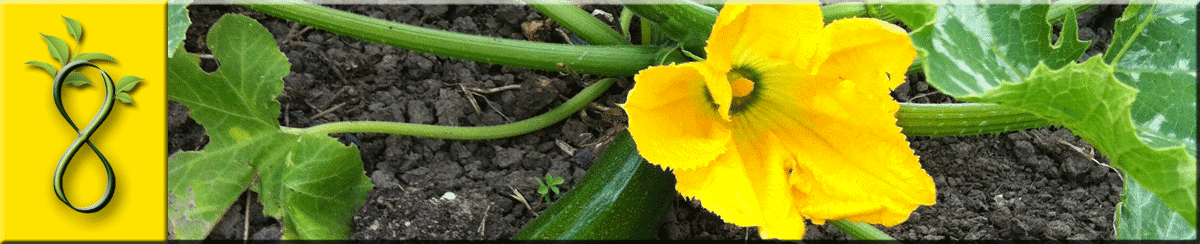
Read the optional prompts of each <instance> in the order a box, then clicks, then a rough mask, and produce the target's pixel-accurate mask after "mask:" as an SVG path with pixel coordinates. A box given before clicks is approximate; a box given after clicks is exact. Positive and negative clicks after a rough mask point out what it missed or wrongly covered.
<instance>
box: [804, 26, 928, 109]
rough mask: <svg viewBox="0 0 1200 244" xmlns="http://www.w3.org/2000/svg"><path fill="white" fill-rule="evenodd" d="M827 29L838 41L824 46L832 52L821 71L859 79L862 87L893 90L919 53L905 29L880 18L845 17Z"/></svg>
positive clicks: (874, 89)
mask: <svg viewBox="0 0 1200 244" xmlns="http://www.w3.org/2000/svg"><path fill="white" fill-rule="evenodd" d="M823 32H824V33H825V35H827V36H829V39H830V40H836V41H830V42H829V43H828V44H829V46H830V47H829V48H828V49H822V50H823V51H827V52H828V53H829V54H828V58H827V59H826V60H825V61H824V62H822V63H821V66H820V71H819V73H820V74H821V75H822V76H829V77H840V78H842V79H846V80H856V81H857V83H859V85H860V87H861V89H869V90H872V91H873V92H888V91H891V89H894V88H896V86H898V85H900V84H901V83H904V73H905V72H907V71H908V66H909V65H911V64H912V62H913V59H914V58H916V57H917V51H916V49H914V48H913V46H912V41H911V40H909V39H908V33H907V32H905V31H904V29H901V28H900V27H898V26H896V25H892V24H890V23H887V22H883V21H881V20H878V19H862V18H849V19H841V20H837V21H834V22H833V23H830V24H829V26H826V27H825V29H824V30H823ZM822 56H823V55H822ZM889 76H890V77H891V79H888V77H889ZM875 82H878V83H875ZM884 95H886V94H884Z"/></svg>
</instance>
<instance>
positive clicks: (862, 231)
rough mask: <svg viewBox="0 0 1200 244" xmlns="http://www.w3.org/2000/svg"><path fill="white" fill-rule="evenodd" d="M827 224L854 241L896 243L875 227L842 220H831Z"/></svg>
mask: <svg viewBox="0 0 1200 244" xmlns="http://www.w3.org/2000/svg"><path fill="white" fill-rule="evenodd" d="M829 223H830V224H833V226H834V227H837V228H838V229H839V230H842V232H845V233H846V235H848V236H850V237H853V238H854V240H859V241H868V240H870V241H879V240H882V241H896V239H895V238H892V236H889V235H888V234H887V233H883V231H880V230H879V229H876V228H875V226H871V225H869V224H864V223H859V222H853V221H849V220H844V219H840V220H832V221H829Z"/></svg>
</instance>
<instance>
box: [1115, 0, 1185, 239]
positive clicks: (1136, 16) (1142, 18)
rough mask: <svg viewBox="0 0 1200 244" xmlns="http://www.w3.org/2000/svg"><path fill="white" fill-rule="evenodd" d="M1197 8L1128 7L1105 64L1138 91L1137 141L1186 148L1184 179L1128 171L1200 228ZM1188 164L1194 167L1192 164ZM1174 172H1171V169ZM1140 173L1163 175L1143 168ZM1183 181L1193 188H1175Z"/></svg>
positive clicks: (1134, 115)
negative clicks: (1199, 210) (1199, 220)
mask: <svg viewBox="0 0 1200 244" xmlns="http://www.w3.org/2000/svg"><path fill="white" fill-rule="evenodd" d="M1194 7H1195V6H1194V5H1178V4H1175V5H1172V4H1163V5H1130V6H1128V7H1126V8H1125V14H1124V16H1122V17H1121V19H1118V20H1117V23H1116V26H1115V31H1114V34H1113V44H1112V46H1110V47H1109V48H1108V52H1107V53H1105V54H1104V60H1105V62H1106V63H1109V64H1110V65H1112V66H1113V70H1114V72H1115V75H1116V78H1117V80H1119V81H1121V83H1123V84H1125V85H1128V86H1131V87H1134V88H1137V89H1138V90H1139V91H1140V92H1139V93H1138V94H1137V99H1136V100H1134V101H1133V104H1132V106H1131V109H1132V113H1131V114H1130V116H1131V118H1132V120H1133V125H1134V127H1133V128H1135V129H1136V131H1137V135H1138V138H1139V139H1141V140H1142V141H1143V142H1146V143H1147V144H1149V146H1150V147H1153V148H1175V147H1185V148H1186V149H1187V150H1185V151H1186V152H1188V153H1189V155H1190V156H1191V157H1189V158H1188V159H1189V160H1190V161H1178V162H1169V164H1166V165H1167V166H1171V165H1173V166H1178V167H1183V166H1187V167H1190V168H1191V171H1188V172H1182V173H1183V174H1186V176H1176V175H1168V176H1166V178H1165V179H1162V178H1159V177H1160V176H1158V174H1159V173H1155V174H1148V173H1141V172H1139V171H1126V172H1125V173H1126V174H1127V175H1130V176H1132V177H1133V178H1134V179H1136V180H1137V181H1138V183H1141V184H1142V186H1143V187H1145V188H1146V189H1147V190H1149V191H1150V192H1153V193H1154V194H1155V195H1157V196H1159V197H1160V198H1162V200H1163V202H1164V203H1165V204H1166V205H1167V206H1169V207H1170V208H1171V209H1174V210H1175V211H1179V213H1180V214H1182V216H1183V218H1184V219H1186V220H1187V221H1188V223H1189V224H1191V226H1192V227H1195V226H1196V201H1195V199H1196V189H1195V155H1196V103H1195V101H1196V39H1195V37H1196V9H1195V8H1194ZM1188 164H1190V165H1188ZM1169 169H1170V168H1169ZM1141 170H1142V171H1163V170H1162V169H1159V168H1145V169H1141ZM1177 178H1184V179H1185V180H1186V181H1185V182H1190V183H1191V187H1190V188H1188V189H1180V188H1181V187H1183V186H1180V185H1171V184H1173V183H1175V182H1174V181H1175V180H1174V179H1177Z"/></svg>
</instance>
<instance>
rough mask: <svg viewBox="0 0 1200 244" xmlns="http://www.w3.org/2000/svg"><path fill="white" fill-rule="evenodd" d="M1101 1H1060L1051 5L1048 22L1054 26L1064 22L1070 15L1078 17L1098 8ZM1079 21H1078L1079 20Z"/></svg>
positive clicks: (1047, 17) (1047, 15)
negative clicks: (1097, 4)
mask: <svg viewBox="0 0 1200 244" xmlns="http://www.w3.org/2000/svg"><path fill="white" fill-rule="evenodd" d="M1099 1H1100V0H1059V1H1056V2H1054V4H1052V5H1050V10H1049V11H1048V13H1046V22H1050V24H1054V23H1056V22H1059V21H1063V18H1066V17H1067V14H1068V13H1075V14H1076V15H1078V14H1079V13H1082V12H1083V11H1087V10H1088V9H1091V8H1092V7H1095V6H1096V3H1097V2H1099ZM1077 21H1078V20H1077Z"/></svg>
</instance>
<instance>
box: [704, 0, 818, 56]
mask: <svg viewBox="0 0 1200 244" xmlns="http://www.w3.org/2000/svg"><path fill="white" fill-rule="evenodd" d="M731 2H732V1H731ZM801 3H811V4H768V5H751V6H747V5H740V4H729V3H727V4H726V5H725V6H724V7H722V8H721V12H720V14H719V15H718V16H717V21H716V23H715V24H714V25H713V30H712V35H710V36H709V39H708V46H707V47H705V52H707V53H708V61H710V62H714V64H713V65H714V66H717V67H721V66H723V67H729V64H730V63H734V64H736V63H745V62H739V61H746V59H751V57H757V58H768V59H778V60H788V61H792V60H797V59H800V60H810V57H811V56H813V55H814V54H816V53H817V49H818V48H820V47H822V46H825V45H821V44H820V42H822V41H826V40H827V39H825V38H823V37H821V36H820V35H821V28H822V27H823V26H824V25H825V23H824V20H823V17H822V15H821V9H820V7H819V6H818V5H817V1H815V0H804V1H801ZM797 65H800V66H801V67H805V68H808V67H810V66H812V65H813V63H810V62H807V61H804V62H802V63H798V64H797Z"/></svg>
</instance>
